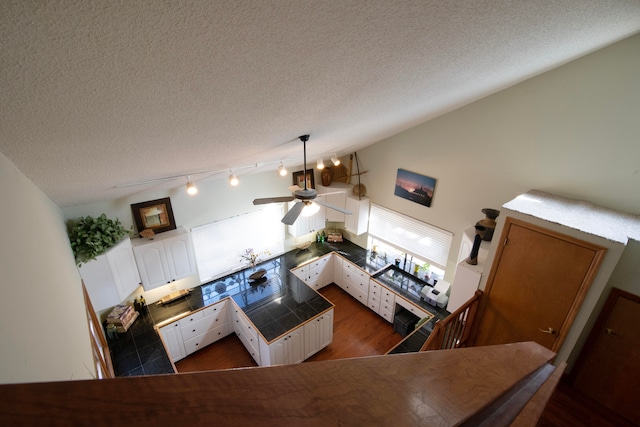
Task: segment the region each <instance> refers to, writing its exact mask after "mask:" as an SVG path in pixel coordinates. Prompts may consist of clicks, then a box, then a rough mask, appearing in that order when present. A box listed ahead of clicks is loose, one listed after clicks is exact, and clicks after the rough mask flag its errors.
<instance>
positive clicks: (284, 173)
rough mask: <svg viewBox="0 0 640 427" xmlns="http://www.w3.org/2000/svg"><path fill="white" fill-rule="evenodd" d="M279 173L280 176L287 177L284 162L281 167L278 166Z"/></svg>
mask: <svg viewBox="0 0 640 427" xmlns="http://www.w3.org/2000/svg"><path fill="white" fill-rule="evenodd" d="M278 173H279V174H280V176H287V169H286V168H285V167H284V164H283V163H282V162H280V166H278Z"/></svg>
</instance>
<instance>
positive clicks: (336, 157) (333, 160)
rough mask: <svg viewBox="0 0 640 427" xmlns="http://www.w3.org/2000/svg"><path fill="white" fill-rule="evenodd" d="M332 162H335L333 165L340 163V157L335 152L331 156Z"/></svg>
mask: <svg viewBox="0 0 640 427" xmlns="http://www.w3.org/2000/svg"><path fill="white" fill-rule="evenodd" d="M331 162H332V163H333V166H338V165H339V164H340V159H339V158H338V156H336V155H335V154H334V155H333V156H331Z"/></svg>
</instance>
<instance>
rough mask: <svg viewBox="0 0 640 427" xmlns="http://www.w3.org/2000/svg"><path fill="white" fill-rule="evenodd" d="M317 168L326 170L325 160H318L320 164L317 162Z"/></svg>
mask: <svg viewBox="0 0 640 427" xmlns="http://www.w3.org/2000/svg"><path fill="white" fill-rule="evenodd" d="M316 167H317V168H318V169H319V170H322V169H324V160H322V159H318V162H317V165H316Z"/></svg>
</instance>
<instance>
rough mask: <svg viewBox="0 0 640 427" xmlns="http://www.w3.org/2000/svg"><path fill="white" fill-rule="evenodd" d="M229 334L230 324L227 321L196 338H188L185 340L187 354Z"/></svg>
mask: <svg viewBox="0 0 640 427" xmlns="http://www.w3.org/2000/svg"><path fill="white" fill-rule="evenodd" d="M227 335H229V326H228V324H227V323H224V324H222V325H220V326H217V327H215V328H213V329H211V330H209V331H207V332H205V333H203V334H201V335H198V336H197V337H195V338H191V339H189V340H186V341H185V342H184V348H185V350H186V352H187V354H191V353H193V352H194V351H197V350H200V349H201V348H204V347H206V346H208V345H209V344H212V343H214V342H216V341H218V340H219V339H221V338H224V337H226V336H227Z"/></svg>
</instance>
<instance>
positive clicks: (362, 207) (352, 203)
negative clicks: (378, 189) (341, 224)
mask: <svg viewBox="0 0 640 427" xmlns="http://www.w3.org/2000/svg"><path fill="white" fill-rule="evenodd" d="M346 209H347V210H348V211H349V212H351V215H345V216H346V219H345V228H346V229H347V231H349V232H351V233H353V234H355V235H357V236H359V235H360V234H362V233H364V232H366V231H367V229H368V228H369V199H368V198H366V197H363V198H362V199H357V198H355V197H351V196H348V197H347V199H346Z"/></svg>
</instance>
